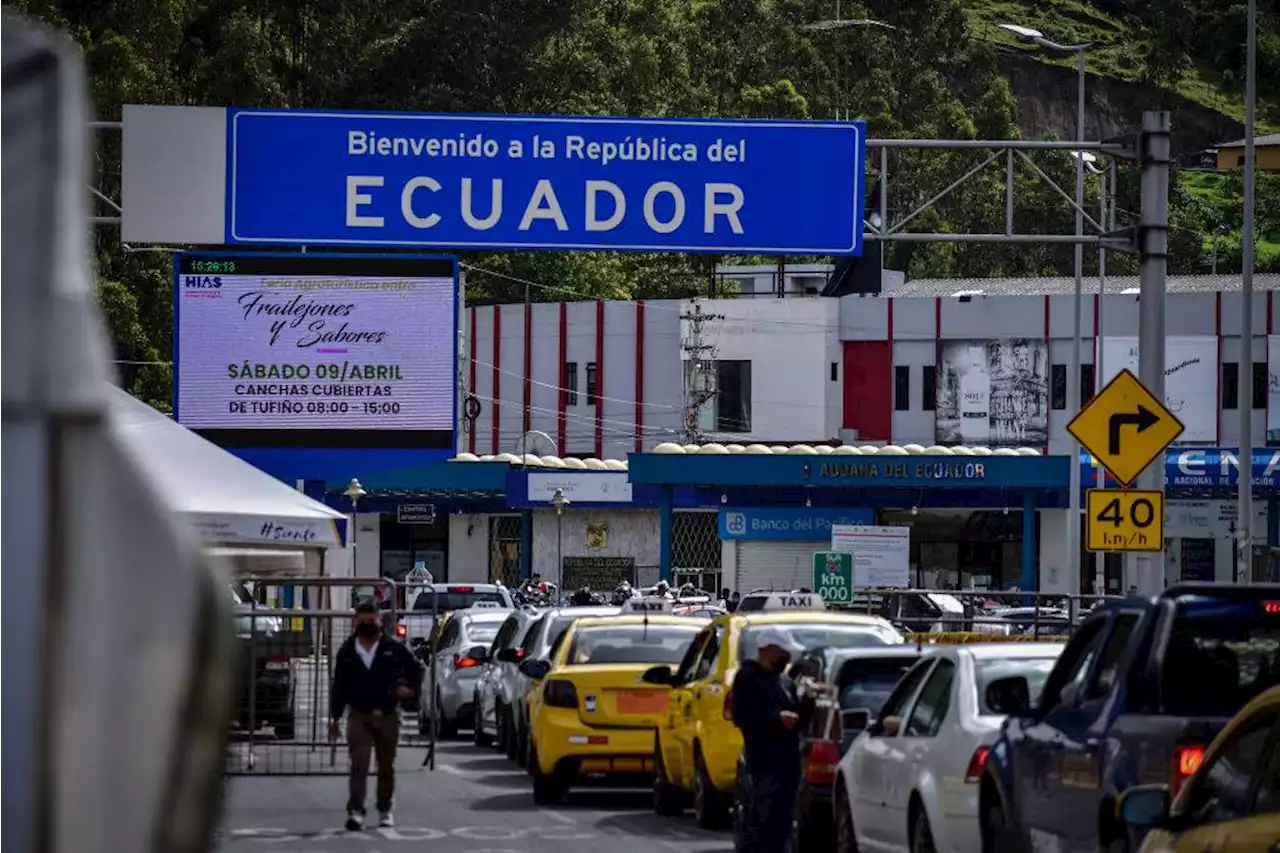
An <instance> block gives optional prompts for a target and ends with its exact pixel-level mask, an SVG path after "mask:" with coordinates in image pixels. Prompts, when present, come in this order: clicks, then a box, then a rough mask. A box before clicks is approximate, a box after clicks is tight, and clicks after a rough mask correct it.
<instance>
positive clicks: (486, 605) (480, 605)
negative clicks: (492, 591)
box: [471, 601, 502, 610]
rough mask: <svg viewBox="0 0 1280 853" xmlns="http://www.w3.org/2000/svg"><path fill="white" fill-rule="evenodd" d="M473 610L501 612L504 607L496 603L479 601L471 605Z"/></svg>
mask: <svg viewBox="0 0 1280 853" xmlns="http://www.w3.org/2000/svg"><path fill="white" fill-rule="evenodd" d="M471 609H472V610H500V609H502V605H501V604H499V603H498V602H496V601H477V602H475V603H474V604H472V605H471Z"/></svg>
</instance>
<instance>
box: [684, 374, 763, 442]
mask: <svg viewBox="0 0 1280 853" xmlns="http://www.w3.org/2000/svg"><path fill="white" fill-rule="evenodd" d="M685 376H686V383H685V387H686V388H688V389H689V391H688V393H689V398H688V401H687V402H688V404H689V406H690V408H691V410H692V411H696V412H697V425H698V429H700V430H702V431H703V432H733V433H744V432H751V362H750V361H687V362H685Z"/></svg>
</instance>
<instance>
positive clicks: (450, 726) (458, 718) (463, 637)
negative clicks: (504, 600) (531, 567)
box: [418, 605, 510, 738]
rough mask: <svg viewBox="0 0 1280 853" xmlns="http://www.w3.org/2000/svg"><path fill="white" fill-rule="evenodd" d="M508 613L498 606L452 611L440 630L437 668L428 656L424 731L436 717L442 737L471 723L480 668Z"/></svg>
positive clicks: (421, 712) (422, 710) (421, 714)
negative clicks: (432, 665) (433, 666)
mask: <svg viewBox="0 0 1280 853" xmlns="http://www.w3.org/2000/svg"><path fill="white" fill-rule="evenodd" d="M509 612H510V611H507V610H503V609H501V608H500V607H498V606H497V605H490V606H489V607H477V608H473V609H467V610H456V611H453V613H452V615H451V617H450V618H449V620H448V621H447V622H445V625H444V628H443V629H441V631H440V639H439V642H438V644H437V648H436V656H435V668H434V670H433V669H432V668H431V660H430V655H428V659H427V670H426V672H425V673H424V674H423V681H424V686H423V691H422V695H423V701H422V702H421V703H420V710H419V716H418V725H419V729H420V730H421V731H426V730H427V729H426V727H427V725H428V724H429V723H430V721H431V720H432V719H434V720H435V723H436V725H437V727H438V728H437V729H436V731H437V732H439V734H440V737H442V738H452V737H457V735H458V729H459V728H460V727H462V726H470V725H471V723H472V720H473V719H475V708H474V707H472V702H473V700H474V699H475V695H476V683H477V682H478V681H479V680H480V668H481V667H483V666H484V665H485V663H486V662H488V659H489V647H490V646H491V645H492V644H493V640H494V638H495V637H497V635H498V629H499V628H500V627H502V623H503V622H504V621H506V618H507V614H508V613H509ZM433 675H434V679H435V680H434V683H433V682H432V677H433Z"/></svg>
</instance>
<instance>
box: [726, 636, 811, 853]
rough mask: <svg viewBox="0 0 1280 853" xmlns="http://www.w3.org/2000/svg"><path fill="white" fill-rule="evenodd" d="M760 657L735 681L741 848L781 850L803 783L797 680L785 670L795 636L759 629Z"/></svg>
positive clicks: (743, 851) (766, 852) (756, 852)
mask: <svg viewBox="0 0 1280 853" xmlns="http://www.w3.org/2000/svg"><path fill="white" fill-rule="evenodd" d="M757 645H758V648H759V652H758V654H757V658H756V660H753V661H751V660H749V661H746V662H745V663H743V664H742V667H741V668H740V669H739V670H738V674H737V676H736V677H735V678H734V680H733V722H734V725H736V726H737V727H738V728H740V729H741V730H742V751H743V755H744V757H745V759H746V772H747V780H746V783H747V784H746V797H745V799H744V801H743V803H742V806H741V808H742V816H741V823H740V827H741V833H740V835H739V837H738V839H737V842H738V844H737V850H738V851H739V853H782V851H783V850H785V849H786V845H787V838H788V836H789V835H790V834H791V822H792V818H793V816H794V814H795V805H796V790H797V788H798V787H799V784H800V716H801V713H802V711H803V709H802V706H801V702H800V700H799V698H798V697H797V695H796V688H795V684H794V683H793V682H792V681H791V679H790V678H788V677H787V676H786V675H785V674H784V673H785V672H786V669H787V664H788V663H790V661H791V656H792V654H794V653H796V652H798V651H799V646H798V644H797V643H796V642H795V640H794V638H792V636H791V635H790V634H789V633H787V632H786V631H784V630H782V629H780V628H764V629H763V630H761V632H760V638H759V642H758V644H757Z"/></svg>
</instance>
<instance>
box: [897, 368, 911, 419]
mask: <svg viewBox="0 0 1280 853" xmlns="http://www.w3.org/2000/svg"><path fill="white" fill-rule="evenodd" d="M893 408H894V411H897V412H909V411H911V368H910V367H909V366H908V365H905V364H899V365H896V366H895V367H894V368H893Z"/></svg>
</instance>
